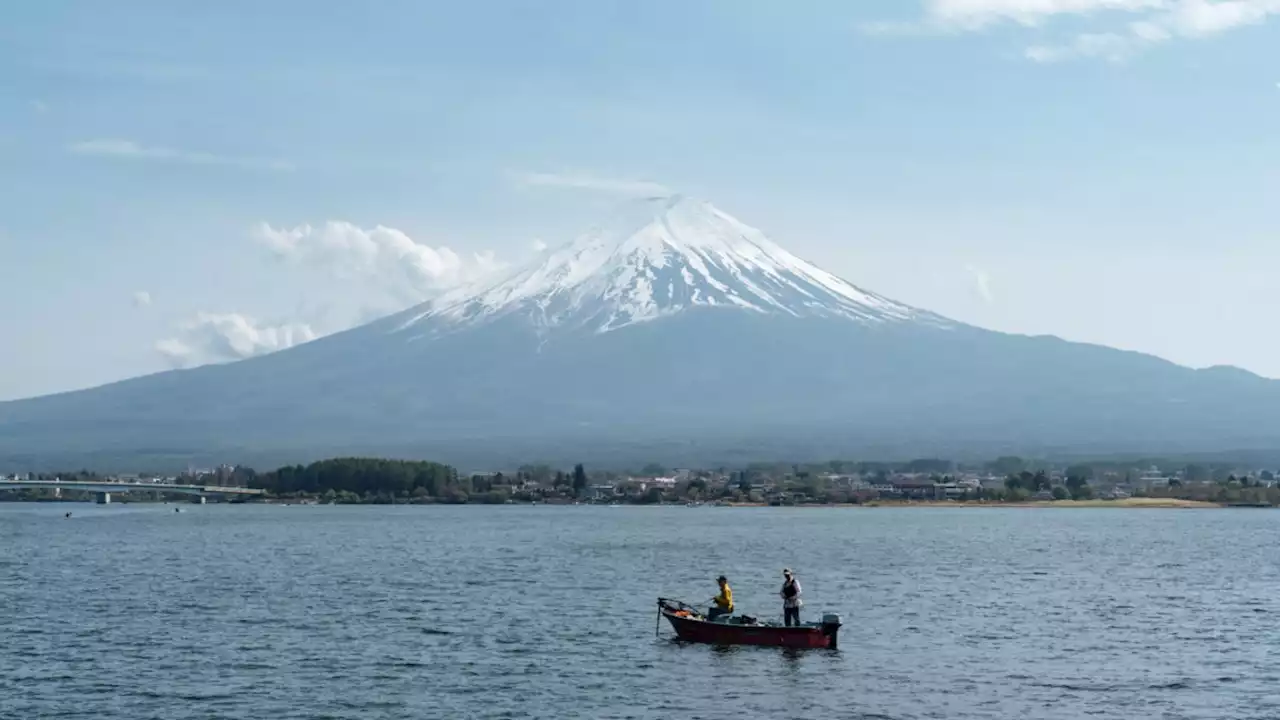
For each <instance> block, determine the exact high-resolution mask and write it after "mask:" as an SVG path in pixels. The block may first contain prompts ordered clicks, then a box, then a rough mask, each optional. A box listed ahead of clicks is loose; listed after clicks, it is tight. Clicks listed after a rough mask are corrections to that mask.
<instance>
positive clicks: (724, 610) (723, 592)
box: [707, 575, 733, 620]
mask: <svg viewBox="0 0 1280 720" xmlns="http://www.w3.org/2000/svg"><path fill="white" fill-rule="evenodd" d="M716 582H717V583H718V584H719V585H720V594H719V595H717V596H715V598H713V599H712V600H711V602H713V603H715V604H714V605H713V606H712V607H711V609H710V610H708V611H707V619H708V620H715V619H716V618H718V617H720V616H721V615H732V614H733V590H732V589H731V588H730V587H729V580H728V579H727V578H725V576H723V575H721V576H720V577H718V578H716Z"/></svg>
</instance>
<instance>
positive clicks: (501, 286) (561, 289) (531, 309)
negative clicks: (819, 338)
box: [398, 196, 952, 333]
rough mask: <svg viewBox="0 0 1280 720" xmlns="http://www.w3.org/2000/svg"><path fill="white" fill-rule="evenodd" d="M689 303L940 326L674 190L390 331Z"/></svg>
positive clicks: (610, 314) (572, 322)
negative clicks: (503, 277) (512, 317)
mask: <svg viewBox="0 0 1280 720" xmlns="http://www.w3.org/2000/svg"><path fill="white" fill-rule="evenodd" d="M699 307H702V308H736V309H738V310H743V311H749V312H755V313H766V314H783V315H790V316H794V317H838V318H846V319H849V320H852V321H856V322H860V323H866V324H873V323H893V322H912V321H913V322H924V323H928V324H931V325H935V326H943V327H945V326H949V325H951V324H952V323H950V321H948V320H946V319H944V318H941V317H939V316H937V315H934V314H932V313H928V312H925V311H921V310H917V309H915V308H912V307H909V306H907V305H903V304H901V303H897V302H894V301H892V300H889V299H887V298H883V297H880V296H879V295H875V294H874V293H870V292H867V291H864V290H861V289H859V288H857V287H855V286H853V285H851V284H850V283H848V282H845V281H844V280H841V279H840V278H838V277H836V276H834V275H832V274H830V273H828V272H826V271H824V270H821V269H819V268H818V267H815V266H814V265H812V264H811V263H808V262H806V261H804V260H801V259H800V258H798V257H796V256H795V255H792V254H791V253H789V252H787V251H786V250H784V249H783V248H782V247H780V246H778V245H777V244H775V243H774V242H772V241H771V240H769V239H768V238H767V237H765V235H764V234H763V233H762V232H760V231H759V230H757V229H755V228H753V227H750V226H748V225H746V224H744V223H742V222H740V221H738V220H737V219H735V218H733V217H731V216H729V215H728V214H726V213H724V212H722V211H720V210H718V209H716V208H715V207H713V206H712V205H711V204H709V203H707V202H704V201H700V200H696V199H692V198H687V197H683V196H674V197H666V198H655V199H651V200H646V201H641V202H638V203H635V204H634V205H632V206H631V207H629V208H627V209H626V210H625V211H624V212H622V213H620V214H619V216H618V217H617V218H615V219H614V220H613V221H612V222H610V223H608V224H606V225H602V226H599V227H596V228H594V229H592V230H591V231H589V232H587V233H586V234H584V235H582V236H581V237H579V238H578V239H577V240H575V241H574V242H572V243H569V244H568V245H566V246H564V247H561V248H558V249H556V250H554V251H551V252H548V253H546V254H545V255H544V256H543V257H542V258H540V259H539V260H538V261H537V262H535V263H533V264H531V265H529V266H528V267H525V268H523V269H521V270H518V271H516V272H515V273H514V274H512V275H509V276H507V277H506V278H505V279H503V280H501V281H499V282H497V283H491V284H489V285H487V286H483V287H481V288H474V287H473V288H463V289H459V290H455V291H453V292H451V293H449V294H446V295H444V296H442V297H440V298H437V299H435V300H433V301H432V302H430V303H428V304H425V305H422V306H419V307H418V308H415V309H413V310H410V311H408V312H407V313H404V314H403V315H401V316H400V319H401V321H400V323H399V326H398V329H399V330H401V331H411V332H412V331H414V330H415V329H416V330H418V331H420V330H422V329H425V328H424V326H430V327H431V328H434V329H448V328H457V327H461V326H467V325H473V324H477V323H483V322H487V321H489V320H493V319H496V318H499V317H508V316H511V315H517V316H523V317H526V318H527V319H528V320H529V321H530V322H531V323H532V324H533V326H534V327H535V328H537V329H539V330H549V329H552V328H581V329H588V330H591V331H594V332H597V333H604V332H609V331H611V330H616V329H618V328H622V327H626V326H628V325H632V324H634V323H640V322H646V321H650V320H654V319H657V318H661V317H665V316H669V315H672V314H675V313H678V312H681V311H684V310H688V309H691V308H699Z"/></svg>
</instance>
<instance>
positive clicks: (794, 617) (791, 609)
mask: <svg viewBox="0 0 1280 720" xmlns="http://www.w3.org/2000/svg"><path fill="white" fill-rule="evenodd" d="M782 577H783V581H782V592H780V593H778V594H779V595H781V596H782V616H783V622H785V623H786V625H787V627H791V625H792V621H795V624H796V625H799V624H800V607H801V606H802V605H804V601H802V600H801V599H800V581H799V580H797V579H796V576H795V575H793V574H792V573H791V568H785V569H783V571H782Z"/></svg>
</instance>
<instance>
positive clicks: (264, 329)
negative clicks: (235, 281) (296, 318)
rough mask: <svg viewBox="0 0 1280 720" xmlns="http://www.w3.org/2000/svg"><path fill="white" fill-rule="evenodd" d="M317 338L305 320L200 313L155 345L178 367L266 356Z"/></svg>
mask: <svg viewBox="0 0 1280 720" xmlns="http://www.w3.org/2000/svg"><path fill="white" fill-rule="evenodd" d="M316 337H317V334H316V332H315V331H314V330H312V329H311V326H310V325H307V324H305V323H282V324H279V325H268V324H260V323H259V322H258V321H256V320H254V319H253V318H251V317H248V316H246V315H241V314H238V313H199V314H198V315H196V316H195V317H194V318H192V319H191V320H188V321H187V322H185V323H183V324H182V325H181V327H180V328H179V332H178V334H177V335H176V336H175V337H171V338H167V339H164V340H161V341H159V342H157V343H156V346H155V347H156V350H157V351H158V352H159V353H160V354H161V355H164V356H165V358H166V359H168V361H169V363H170V364H171V365H173V366H174V367H194V366H196V365H206V364H209V363H219V362H229V361H234V360H244V359H245V358H250V357H254V356H257V355H265V354H267V353H272V352H276V351H277V350H284V349H286V348H290V347H293V346H294V345H300V344H302V343H305V342H309V341H311V340H314V339H316Z"/></svg>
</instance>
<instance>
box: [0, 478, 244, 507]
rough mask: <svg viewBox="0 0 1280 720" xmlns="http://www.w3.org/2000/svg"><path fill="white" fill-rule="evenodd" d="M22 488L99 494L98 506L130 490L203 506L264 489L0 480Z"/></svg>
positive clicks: (0, 486) (5, 487)
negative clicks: (213, 500)
mask: <svg viewBox="0 0 1280 720" xmlns="http://www.w3.org/2000/svg"><path fill="white" fill-rule="evenodd" d="M23 489H42V490H49V489H52V490H53V491H54V494H55V495H58V496H60V495H62V491H63V490H82V491H84V492H91V493H94V494H96V495H97V499H98V504H99V505H106V504H107V503H109V502H111V494H112V493H127V492H129V491H135V492H137V491H141V492H169V493H182V494H184V495H192V496H194V497H196V498H199V499H198V501H197V502H200V503H201V504H203V503H204V499H205V498H206V497H208V496H210V495H223V496H227V495H240V496H252V495H261V494H262V493H263V491H262V490H256V489H254V488H245V487H222V486H220V485H182V484H179V483H163V482H108V481H102V480H99V481H82V480H3V479H0V490H23Z"/></svg>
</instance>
